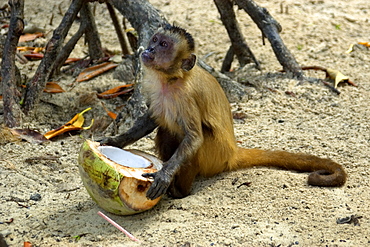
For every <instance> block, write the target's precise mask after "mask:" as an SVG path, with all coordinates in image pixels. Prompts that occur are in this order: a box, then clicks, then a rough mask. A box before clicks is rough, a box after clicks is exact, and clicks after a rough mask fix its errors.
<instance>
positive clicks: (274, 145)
mask: <svg viewBox="0 0 370 247" xmlns="http://www.w3.org/2000/svg"><path fill="white" fill-rule="evenodd" d="M4 2H5V1H4ZM60 2H61V4H60V9H61V10H62V11H65V10H66V9H67V7H68V4H69V1H67V0H63V1H60ZM151 2H152V3H153V4H154V5H155V6H156V7H157V8H159V9H161V10H162V11H163V13H164V15H165V16H166V17H167V19H168V20H169V21H170V22H171V23H172V22H175V23H177V24H178V25H180V26H182V27H184V28H187V29H188V31H189V32H190V33H192V34H193V36H194V39H195V41H196V45H197V50H198V51H197V53H198V56H199V57H201V58H202V57H203V56H204V55H206V54H209V53H211V55H210V56H208V57H207V58H206V59H205V61H206V62H207V63H209V64H210V65H212V66H213V67H215V68H216V69H219V68H220V67H221V63H222V59H223V57H224V55H225V54H226V51H227V49H228V47H229V45H230V43H229V40H228V37H227V33H226V31H225V29H224V27H223V26H222V24H221V21H220V19H219V14H218V13H217V10H216V8H215V6H214V4H213V2H212V1H210V0H205V1H169V0H167V1H164V0H162V1H160V0H156V1H151ZM258 4H260V5H261V6H264V7H266V8H267V9H268V10H269V11H270V13H271V14H272V15H273V16H274V17H275V18H276V19H277V20H278V21H279V22H280V24H281V25H282V27H283V31H282V33H281V36H282V38H283V40H284V42H285V44H286V45H287V47H288V48H289V49H290V51H291V52H292V53H293V54H294V56H295V57H296V59H297V61H298V62H299V63H300V64H301V65H318V66H324V67H327V68H332V69H337V70H340V71H341V72H342V73H343V74H345V75H347V76H348V77H350V79H351V80H352V81H353V82H355V83H356V84H358V87H353V86H349V85H347V84H341V85H339V87H338V90H339V91H340V92H341V93H340V94H339V95H337V94H336V93H334V92H332V91H331V90H330V89H329V88H328V87H326V86H324V85H323V84H319V83H316V84H313V83H308V82H305V83H303V84H301V85H297V83H298V82H297V81H296V80H292V79H289V78H288V77H287V76H286V75H283V74H280V73H278V72H277V71H278V70H280V69H281V66H280V65H279V63H278V61H277V60H276V58H275V56H274V54H273V52H272V49H271V47H270V45H269V43H267V44H266V45H265V46H263V45H262V39H261V33H260V31H259V30H258V28H257V27H256V25H255V24H254V23H253V22H252V21H251V19H250V18H249V17H248V15H246V14H245V13H244V12H243V11H241V10H239V11H237V16H238V20H239V22H240V26H241V29H242V31H243V33H244V35H245V37H246V40H247V42H248V44H249V45H250V47H251V49H252V50H253V52H254V53H255V55H256V57H257V59H258V60H259V61H261V65H262V71H257V70H256V69H254V68H253V66H249V65H248V66H246V67H245V68H243V69H242V70H238V64H237V62H235V64H233V68H234V69H235V70H237V72H236V75H235V79H236V80H239V81H242V82H243V83H245V84H246V85H247V89H246V90H247V92H248V97H247V99H245V100H243V101H238V102H233V103H232V104H231V105H232V110H233V112H237V113H242V114H243V115H244V116H245V118H243V119H235V120H234V121H235V135H236V138H237V140H238V144H239V145H240V146H242V147H250V148H262V149H273V150H287V151H292V152H304V153H310V154H314V155H318V156H321V157H328V158H331V159H333V160H335V161H337V162H338V163H341V164H342V165H343V166H344V167H345V170H346V171H347V173H348V181H347V183H346V184H345V186H343V187H341V188H319V187H312V186H308V185H307V182H306V180H307V176H308V174H307V173H296V172H292V171H283V170H277V169H268V168H252V169H248V170H240V171H235V172H228V173H223V174H220V175H217V176H215V177H213V178H198V179H197V180H196V182H195V184H194V186H193V190H192V193H191V195H190V196H188V197H186V198H184V199H177V200H174V199H171V198H169V197H164V198H163V199H162V200H161V201H160V203H159V204H158V205H157V206H156V207H154V208H153V209H152V210H150V211H147V212H144V213H141V214H137V215H133V216H116V215H111V214H108V215H109V216H110V217H111V218H112V219H114V220H115V221H116V222H117V223H119V224H120V225H121V226H123V227H124V228H125V229H127V230H128V231H129V232H131V233H132V234H133V235H134V236H136V237H137V238H138V239H140V240H141V242H140V243H136V242H133V241H131V240H130V239H129V238H127V237H126V236H125V235H124V234H122V233H121V232H119V231H118V230H117V229H115V228H114V227H113V226H112V225H110V224H109V223H107V222H106V221H105V220H104V219H102V218H101V217H100V216H99V215H97V212H98V211H99V210H101V209H100V208H99V207H98V206H97V205H96V204H95V203H94V202H93V201H92V199H91V198H90V197H89V195H88V194H87V192H86V190H85V188H84V187H83V185H82V182H81V178H80V175H79V173H78V164H77V157H78V153H79V148H80V146H81V144H82V142H83V140H84V138H92V137H94V136H96V135H98V134H99V133H94V131H82V132H74V133H70V134H65V135H62V136H60V137H57V138H55V139H53V140H52V141H51V142H48V143H44V144H31V143H29V142H26V141H5V140H2V141H1V143H0V191H1V193H0V233H2V234H3V235H4V236H5V240H6V241H7V243H8V244H9V245H10V246H22V244H23V242H24V241H29V242H31V243H32V244H33V246H293V245H297V246H365V245H369V244H370V230H369V229H370V218H369V214H370V207H369V199H370V192H369V191H370V190H369V189H370V180H369V170H368V166H369V156H370V155H369V154H370V151H369V142H370V130H369V122H370V113H369V103H370V100H369V99H370V83H369V80H368V78H369V77H370V69H369V64H370V63H369V62H370V50H369V49H368V48H364V47H363V48H361V47H358V46H355V47H354V50H353V52H351V53H346V51H347V50H348V48H349V47H350V45H351V44H354V43H357V42H361V41H365V42H369V41H370V35H369V28H368V27H369V11H370V4H369V2H368V1H365V0H357V1H355V0H354V1H343V0H337V1H325V0H321V1H303V0H299V1H284V2H281V1H258ZM281 4H283V10H284V11H283V12H281ZM52 13H53V14H54V20H53V23H52V24H51V25H50V23H49V20H50V17H51V15H52ZM107 16H108V14H107V10H106V9H105V5H99V4H96V18H97V26H98V29H99V32H100V35H101V38H102V43H103V46H104V47H106V48H108V49H110V50H116V51H119V50H120V47H119V44H118V41H117V38H116V35H115V33H114V29H113V26H112V23H111V21H110V20H109V18H107ZM61 17H62V16H61V15H60V14H59V7H58V4H56V3H55V2H54V1H51V0H48V1H46V2H45V4H36V3H34V1H26V11H25V18H26V20H27V21H28V22H29V23H32V24H34V25H36V26H38V27H41V28H44V29H45V31H46V32H47V36H46V38H41V39H38V40H37V41H35V43H36V44H45V43H46V42H47V40H48V38H50V36H51V35H52V30H53V29H55V27H56V26H57V25H58V24H59V22H60V20H61ZM77 27H78V25H77V24H76V25H75V26H74V30H76V28H77ZM70 35H72V33H71V34H70ZM86 51H87V47H86V46H85V45H84V43H83V42H82V41H81V42H80V43H79V44H78V45H77V46H76V49H75V51H74V53H73V56H74V57H82V56H83V55H84V53H85V52H86ZM17 65H19V67H20V69H21V73H22V74H25V75H28V76H29V77H31V76H32V75H33V72H34V70H35V68H36V67H37V65H38V62H29V63H28V64H26V65H20V64H17ZM307 74H308V75H310V76H315V77H319V78H324V77H325V74H324V73H322V72H309V73H307ZM113 77H114V76H113V72H108V73H106V74H103V75H101V76H99V77H96V78H94V79H92V80H90V81H87V82H82V83H76V82H75V77H73V76H67V75H61V76H60V77H58V78H56V81H58V83H59V84H60V85H61V86H62V87H63V88H64V89H65V90H66V91H67V92H66V93H63V94H54V95H50V94H43V96H42V101H41V103H40V105H39V106H38V108H37V111H36V115H35V117H34V118H33V119H31V120H27V121H25V122H24V123H23V126H22V127H24V128H31V129H34V130H37V131H39V132H40V133H45V132H47V131H49V130H51V129H54V128H57V127H58V126H60V125H62V124H64V123H65V122H67V121H68V120H69V119H71V118H72V117H73V116H74V115H75V114H76V113H78V112H80V111H82V110H84V109H86V108H87V107H90V106H91V107H93V109H92V110H91V111H89V112H87V113H86V121H87V123H86V125H88V124H89V123H90V120H91V118H94V119H95V120H97V119H99V118H101V116H103V115H105V113H104V110H103V109H102V106H101V103H100V101H99V100H97V99H96V98H94V97H93V96H92V95H94V94H95V92H102V91H104V90H106V89H109V88H112V87H114V86H117V85H120V84H123V83H127V82H121V81H119V80H117V79H114V78H113ZM104 102H105V104H106V106H107V107H108V108H109V109H110V110H111V111H115V112H116V113H117V111H118V109H117V108H116V107H119V106H124V104H125V102H124V101H123V100H122V99H113V100H106V101H104ZM1 107H2V103H1ZM0 121H3V120H2V119H1V120H0ZM132 147H135V148H138V149H141V150H143V151H147V152H153V135H150V136H148V137H146V138H143V139H142V140H140V141H139V142H138V143H136V144H135V145H133V146H132ZM244 183H248V184H249V183H250V184H249V186H247V185H243V184H244ZM352 215H354V216H355V217H358V218H359V219H358V221H359V224H360V225H355V224H353V223H351V224H337V219H338V218H343V217H349V216H352Z"/></svg>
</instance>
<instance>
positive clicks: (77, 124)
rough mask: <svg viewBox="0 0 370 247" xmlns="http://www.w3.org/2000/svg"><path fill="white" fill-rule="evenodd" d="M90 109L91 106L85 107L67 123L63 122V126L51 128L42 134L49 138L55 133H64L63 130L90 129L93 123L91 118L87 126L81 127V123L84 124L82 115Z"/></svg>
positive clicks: (55, 134)
mask: <svg viewBox="0 0 370 247" xmlns="http://www.w3.org/2000/svg"><path fill="white" fill-rule="evenodd" d="M89 110H91V107H90V108H87V109H85V110H83V111H82V112H80V113H78V114H76V115H75V116H74V117H73V118H72V119H71V120H70V121H69V122H68V123H66V124H64V125H63V126H61V127H59V128H57V129H55V130H51V131H49V132H47V133H46V134H45V135H44V136H45V138H46V139H51V138H53V137H55V136H57V135H60V134H62V133H65V132H68V131H72V130H83V129H84V130H86V129H90V128H91V126H92V125H93V123H94V119H92V120H91V124H90V126H87V127H82V125H83V124H84V122H85V118H84V117H83V114H84V113H85V112H87V111H89Z"/></svg>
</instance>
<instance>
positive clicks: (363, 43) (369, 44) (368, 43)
mask: <svg viewBox="0 0 370 247" xmlns="http://www.w3.org/2000/svg"><path fill="white" fill-rule="evenodd" d="M358 44H360V45H363V46H366V47H370V42H358Z"/></svg>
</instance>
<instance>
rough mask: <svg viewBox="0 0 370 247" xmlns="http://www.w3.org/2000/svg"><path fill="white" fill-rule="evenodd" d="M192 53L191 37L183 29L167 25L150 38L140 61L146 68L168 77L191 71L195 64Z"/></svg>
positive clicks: (192, 41) (192, 43)
mask: <svg viewBox="0 0 370 247" xmlns="http://www.w3.org/2000/svg"><path fill="white" fill-rule="evenodd" d="M193 52H194V40H193V37H192V36H191V35H190V34H189V33H188V32H186V30H185V29H182V28H180V27H177V26H172V25H170V24H167V25H165V26H164V27H162V28H160V29H159V30H158V31H157V32H156V33H155V34H154V35H153V36H152V37H151V38H150V41H149V45H148V48H147V49H146V50H145V51H144V52H143V53H142V54H141V59H142V61H143V63H144V65H145V66H146V67H148V68H151V69H154V70H158V71H161V72H164V73H166V74H169V75H170V74H175V73H178V72H179V70H183V71H189V70H191V69H192V68H193V67H194V65H195V62H196V56H195V55H194V53H193Z"/></svg>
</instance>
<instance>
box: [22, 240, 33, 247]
mask: <svg viewBox="0 0 370 247" xmlns="http://www.w3.org/2000/svg"><path fill="white" fill-rule="evenodd" d="M23 247H32V244H31V242H28V241H27V242H24V243H23Z"/></svg>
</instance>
